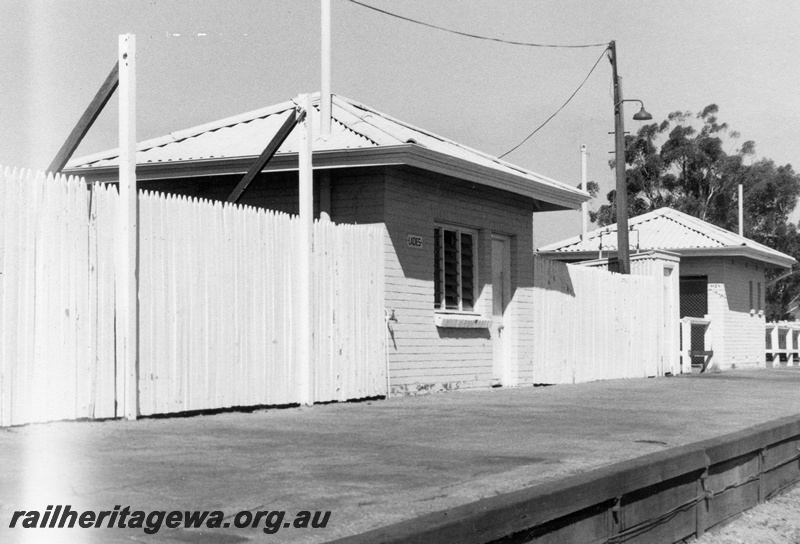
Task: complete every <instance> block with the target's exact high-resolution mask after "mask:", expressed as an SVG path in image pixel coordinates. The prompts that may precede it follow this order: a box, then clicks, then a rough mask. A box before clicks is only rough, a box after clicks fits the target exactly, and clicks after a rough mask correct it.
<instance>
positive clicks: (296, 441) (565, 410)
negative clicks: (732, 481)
mask: <svg viewBox="0 0 800 544" xmlns="http://www.w3.org/2000/svg"><path fill="white" fill-rule="evenodd" d="M793 414H798V417H800V371H798V369H797V368H791V369H775V370H754V371H731V372H726V373H719V374H702V375H689V376H681V377H676V378H660V379H642V380H621V381H606V382H593V383H589V384H579V385H570V386H553V387H537V388H525V389H508V390H502V389H495V390H489V391H474V392H454V393H446V394H437V395H429V396H422V397H406V398H394V399H389V400H386V401H373V402H364V403H354V404H331V405H324V406H314V407H312V408H290V409H283V410H264V411H259V412H254V413H229V414H218V415H213V416H197V417H191V418H170V419H146V420H140V421H137V422H125V421H105V422H72V423H51V424H43V425H31V426H26V427H15V428H11V429H0V542H55V541H58V542H198V543H202V542H223V543H224V542H231V543H234V542H248V541H254V542H324V541H327V540H331V539H334V538H338V537H342V536H346V535H350V534H355V533H359V532H363V531H366V530H369V529H374V528H376V527H379V526H383V525H388V524H391V523H395V522H398V521H401V520H405V519H409V518H413V517H415V516H419V515H423V514H427V513H430V512H433V511H438V510H444V509H447V508H452V507H454V506H458V505H462V504H466V503H469V502H472V501H475V500H478V499H480V498H484V497H489V496H493V495H496V494H501V493H506V492H510V491H514V490H518V489H522V488H524V487H528V486H533V485H536V484H540V483H544V482H548V481H552V480H554V479H557V478H561V477H564V476H568V475H573V474H577V473H580V472H584V471H587V470H589V469H592V468H597V467H600V466H604V465H608V464H611V463H613V462H617V461H621V460H625V459H631V458H634V457H638V456H641V455H644V454H647V453H652V452H655V451H659V450H663V449H665V448H670V447H673V446H680V445H685V444H689V443H691V442H695V441H698V440H703V439H707V438H712V437H715V436H719V435H722V434H726V433H730V432H734V431H738V430H741V429H744V428H747V427H749V426H752V425H755V424H759V423H763V422H767V421H770V420H773V419H777V418H781V417H785V416H790V415H793ZM59 504H60V505H66V504H69V505H71V507H72V509H73V510H90V509H92V510H95V511H99V510H112V509H114V507H115V506H116V505H121V506H122V507H124V506H130V507H131V510H143V511H153V510H166V511H171V510H182V511H185V510H222V511H224V512H225V515H226V516H229V517H228V518H226V519H225V521H226V522H228V523H230V525H231V526H230V527H228V528H220V529H210V530H209V529H204V530H184V529H167V528H166V527H164V526H163V525H162V527H161V528H160V530H159V531H158V532H157V533H156V534H154V535H146V534H144V532H143V531H142V529H119V528H115V529H108V528H92V529H79V528H74V529H60V530H59V529H23V528H20V527H19V526H20V525H21V523H22V522H21V520H19V521H18V523H17V525H18V527H17V528H14V529H10V528H9V527H8V526H9V523H10V521H11V519H12V515H13V512H14V511H16V510H26V511H30V510H38V511H40V512H44V511H45V510H46V508H47V506H48V505H59ZM243 510H249V511H257V510H262V511H266V510H270V511H274V510H282V511H286V512H287V514H286V518H285V520H286V521H291V520H292V519H293V518H294V516H295V514H296V513H297V512H299V511H301V510H311V511H314V510H325V511H330V512H331V516H330V519H329V521H328V523H327V527H325V528H324V529H319V528H318V529H313V528H307V529H295V528H293V527H289V528H280V530H279V531H278V532H277V533H275V534H271V535H269V534H265V533H264V532H263V531H262V528H263V523H262V524H261V526H260V527H258V528H245V529H237V528H235V527H233V516H234V515H235V514H236V513H237V512H239V511H243ZM273 519H274V518H273ZM104 525H105V524H104Z"/></svg>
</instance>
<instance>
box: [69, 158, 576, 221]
mask: <svg viewBox="0 0 800 544" xmlns="http://www.w3.org/2000/svg"><path fill="white" fill-rule="evenodd" d="M252 164H253V157H235V158H225V159H200V160H189V161H174V162H172V161H170V162H154V163H140V164H138V165H137V166H136V176H137V179H139V180H141V181H152V180H162V179H164V180H166V179H177V178H185V177H207V176H221V175H228V174H238V175H241V174H244V173H245V172H247V170H248V168H249V167H250V166H252ZM398 165H408V166H412V167H416V168H420V169H422V170H427V171H431V172H436V173H439V174H444V175H448V176H452V177H455V178H459V179H464V180H467V181H471V182H473V183H479V184H481V185H486V186H489V187H494V188H497V189H502V190H505V191H510V192H512V193H515V194H518V195H522V196H526V197H529V198H533V199H535V200H538V201H543V202H546V203H548V204H550V205H551V206H548V207H547V208H546V209H554V210H557V209H573V210H574V209H578V208H580V205H581V203H583V202H586V201H588V200H589V199H591V196H590V195H589V194H588V193H585V192H583V191H580V190H578V189H573V188H572V187H568V186H566V185H565V186H563V187H558V186H555V185H553V182H552V181H550V180H544V179H542V180H538V179H536V178H535V177H533V176H530V177H529V176H523V175H517V174H512V173H509V172H502V171H498V170H497V169H495V168H491V167H488V166H484V165H481V164H476V163H474V162H472V161H467V160H464V159H460V158H458V157H453V156H450V155H446V154H444V153H440V152H438V151H434V150H431V149H428V148H426V147H422V146H420V145H416V144H402V145H397V146H379V147H370V148H358V149H337V150H331V151H325V150H322V151H315V152H314V169H333V168H354V167H366V166H398ZM297 169H298V160H297V153H282V154H279V155H275V156H274V157H273V158H272V160H271V161H270V162H269V163H268V164H267V166H266V167H265V168H264V169H263V170H262V171H263V172H285V171H294V170H297ZM118 171H119V170H118V167H117V166H116V165H108V166H94V167H93V166H88V167H81V168H75V167H73V168H66V169H64V173H65V174H68V175H77V176H82V177H84V178H86V179H87V180H88V181H90V182H101V183H109V182H116V181H117V176H118Z"/></svg>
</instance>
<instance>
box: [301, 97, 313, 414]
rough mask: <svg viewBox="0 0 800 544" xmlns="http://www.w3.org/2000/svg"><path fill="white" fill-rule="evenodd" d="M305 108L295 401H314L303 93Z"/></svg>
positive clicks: (309, 182)
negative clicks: (312, 390) (296, 387)
mask: <svg viewBox="0 0 800 544" xmlns="http://www.w3.org/2000/svg"><path fill="white" fill-rule="evenodd" d="M302 102H303V107H304V108H305V110H306V115H305V119H304V120H303V127H302V130H301V131H300V134H301V143H300V151H299V153H298V155H299V156H298V161H299V165H298V175H299V183H300V188H299V192H300V225H299V226H300V228H299V233H300V237H299V238H300V243H299V244H298V247H297V251H298V252H299V256H300V259H299V263H300V266H299V270H298V271H297V278H298V282H297V283H298V285H297V288H298V289H299V293H298V295H299V297H298V298H299V308H298V324H297V327H298V330H297V332H298V334H297V364H298V369H297V374H298V375H297V382H298V387H299V397H298V400H299V402H300V404H304V405H310V404H313V402H314V399H313V398H312V394H311V389H312V374H311V355H312V353H313V351H312V348H311V342H312V340H313V336H312V334H311V326H312V321H311V232H312V226H313V221H314V172H313V165H312V161H311V154H312V136H311V111H312V108H311V97H310V95H305V96H304V97H303V99H302Z"/></svg>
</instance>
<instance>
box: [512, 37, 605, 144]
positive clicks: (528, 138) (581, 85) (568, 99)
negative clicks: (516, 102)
mask: <svg viewBox="0 0 800 544" xmlns="http://www.w3.org/2000/svg"><path fill="white" fill-rule="evenodd" d="M605 54H606V51H605V50H604V51H603V52H602V53H601V54H600V56H599V57H598V59H597V60H596V61H595V63H594V66H592V69H591V70H589V73H588V74H586V77H585V78H583V81H581V84H580V85H578V88H577V89H575V91H573V93H572V94H571V95H569V98H567V101H566V102H564V103H563V104H562V105H561V107H560V108H558V109H557V110H556V111H555V113H553V115H551V116H550V117H548V118H547V119H546V120H545V121H544V123H542V124H541V125H539V126H538V127H536V129H535V130H534V131H533V132H531V133H530V134H528V135H527V136H526V137H525V139H523V140H522V141H521V142H520V143H518V144H517V145H515V146H514V147H512V148H511V149H509V150H508V151H506V152H505V153H503V154H502V155H500V156H499V157H498V158H499V159H502V158H503V157H505V156H506V155H508V154H509V153H512V152H514V151H516V150H517V149H518V148H519V147H520V146H521V145H522V144H524V143H525V142H527V141H528V140H530V139H531V137H532V136H533V135H534V134H536V133H537V132H539V130H541V129H542V128H544V126H545V125H546V124H547V123H549V122H550V120H551V119H553V117H555V116H556V115H558V113H559V112H560V111H561V110H563V109H564V108H565V107H566V105H567V104H569V103H570V101H571V100H572V99H573V97H574V96H575V95H576V94H578V91H580V90H581V88H582V87H583V85H584V84H585V83H586V81H587V80H588V79H589V77H590V76H591V75H592V72H594V69H595V68H597V65H598V64H600V61H601V60H602V59H603V56H604V55H605Z"/></svg>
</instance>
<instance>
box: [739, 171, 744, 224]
mask: <svg viewBox="0 0 800 544" xmlns="http://www.w3.org/2000/svg"><path fill="white" fill-rule="evenodd" d="M739 236H744V188H743V187H742V184H741V183H740V184H739Z"/></svg>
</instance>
